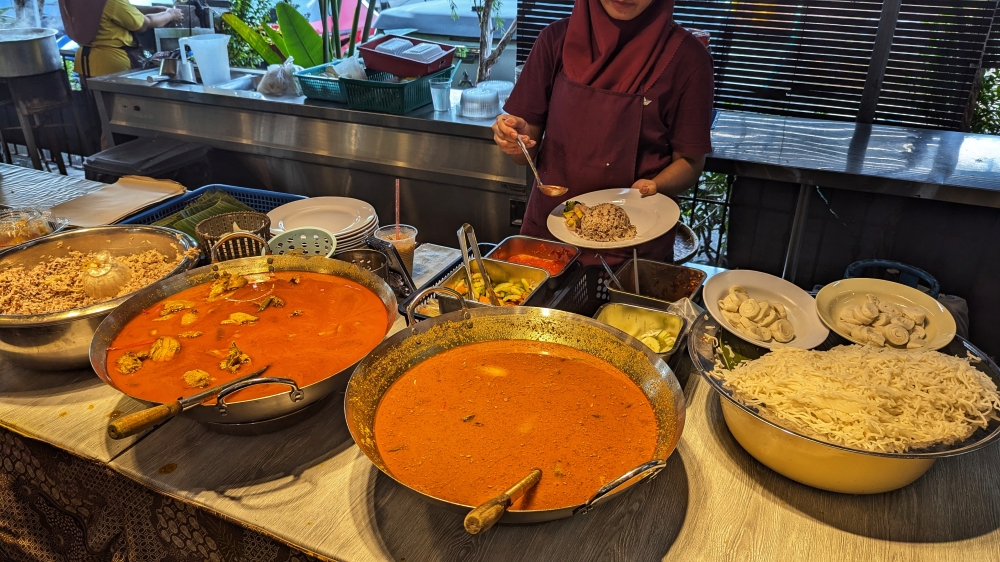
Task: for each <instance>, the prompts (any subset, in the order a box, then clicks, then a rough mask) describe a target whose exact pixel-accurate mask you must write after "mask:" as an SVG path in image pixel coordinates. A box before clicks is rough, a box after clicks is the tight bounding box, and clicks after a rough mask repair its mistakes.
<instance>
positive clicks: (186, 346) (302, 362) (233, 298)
mask: <svg viewBox="0 0 1000 562" xmlns="http://www.w3.org/2000/svg"><path fill="white" fill-rule="evenodd" d="M390 321H391V319H390V318H389V317H388V314H387V313H386V307H385V305H384V304H383V303H382V300H381V299H380V298H379V297H378V296H377V295H376V294H375V293H374V292H372V291H371V290H370V289H368V288H366V287H364V286H362V285H360V284H359V283H355V282H354V281H351V280H348V279H344V278H342V277H336V276H333V275H324V274H320V273H311V272H302V271H285V272H277V273H271V274H261V275H253V276H250V277H244V276H241V275H236V274H234V275H230V274H229V273H223V274H222V276H220V277H219V278H218V279H217V280H215V281H214V282H212V283H205V284H202V285H198V286H195V287H191V288H189V289H185V290H183V291H181V292H179V293H177V294H174V295H172V296H170V297H169V298H167V299H166V300H163V301H161V302H159V303H157V304H155V305H154V306H152V307H150V308H148V309H146V310H144V311H142V313H141V314H139V315H138V316H137V317H135V318H133V319H132V320H130V321H129V322H128V324H126V325H125V327H124V328H122V330H121V332H120V333H119V334H118V336H117V337H116V338H115V340H114V341H113V342H112V343H111V346H110V347H109V348H108V361H107V363H108V374H109V375H110V377H111V380H112V381H113V382H114V383H115V385H116V386H117V387H118V388H119V389H121V390H122V391H124V392H127V393H128V394H130V395H132V396H134V397H136V398H140V399H143V400H149V401H151V402H171V401H173V400H176V399H177V398H179V397H185V396H191V395H192V394H195V393H197V392H199V391H201V390H203V389H204V388H207V387H210V386H218V385H220V384H224V383H226V382H229V381H231V380H234V379H236V378H238V377H240V376H242V375H245V374H247V373H249V372H251V371H255V370H257V369H260V368H262V367H264V366H265V365H269V366H270V368H269V369H268V371H267V373H266V376H269V377H284V378H290V379H292V380H294V381H296V382H297V383H298V384H299V386H306V385H310V384H312V383H315V382H318V381H320V380H322V379H325V378H326V377H328V376H331V375H333V374H336V373H338V372H340V371H342V370H344V369H346V368H347V367H349V366H351V365H353V364H354V363H356V362H357V361H359V360H360V359H361V358H362V357H364V356H365V355H367V354H368V353H369V352H370V351H371V350H372V349H375V347H376V346H377V345H378V344H379V342H381V341H382V338H383V337H385V334H386V333H387V332H388V330H389V322H390ZM287 391H288V388H287V387H284V386H279V385H261V386H254V387H250V388H247V389H245V390H241V391H240V392H238V393H236V394H234V395H233V396H232V398H231V400H230V401H233V402H236V401H240V400H249V399H253V398H260V397H264V396H270V395H273V394H278V393H282V392H287Z"/></svg>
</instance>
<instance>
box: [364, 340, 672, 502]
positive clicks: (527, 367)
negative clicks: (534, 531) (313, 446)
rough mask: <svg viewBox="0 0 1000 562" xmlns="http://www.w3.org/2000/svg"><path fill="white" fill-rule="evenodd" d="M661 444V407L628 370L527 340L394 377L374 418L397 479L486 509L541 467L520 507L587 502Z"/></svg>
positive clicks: (481, 346)
mask: <svg viewBox="0 0 1000 562" xmlns="http://www.w3.org/2000/svg"><path fill="white" fill-rule="evenodd" d="M657 436H658V432H657V422H656V416H655V414H654V413H653V407H652V405H651V404H650V402H649V400H648V399H647V398H646V396H645V394H643V392H642V391H641V390H640V389H639V387H638V386H636V384H635V383H634V382H632V380H631V379H630V378H628V376H627V375H625V374H624V373H623V372H621V371H620V370H618V369H617V368H615V367H614V366H612V365H611V364H610V363H607V362H605V361H603V360H601V359H598V358H596V357H594V356H592V355H590V354H588V353H584V352H582V351H579V350H576V349H573V348H570V347H567V346H564V345H561V344H555V343H549V342H538V341H526V340H515V341H494V342H481V343H475V344H469V345H464V346H461V347H456V348H453V349H450V350H447V351H444V352H442V353H439V354H437V355H435V356H433V357H431V358H429V359H427V360H425V361H423V362H421V363H419V364H417V365H415V366H414V367H412V368H410V369H409V370H408V371H407V372H406V373H404V374H403V376H401V377H400V378H399V379H398V380H396V382H394V383H393V384H392V386H391V387H390V388H389V390H388V391H386V393H385V396H383V398H382V400H381V402H380V404H379V407H378V409H377V411H376V413H375V442H376V443H377V446H378V449H379V454H380V455H381V457H382V459H383V461H384V463H385V466H386V467H387V469H388V470H389V473H390V474H392V475H393V477H394V478H396V479H397V480H399V481H400V482H403V483H405V484H406V485H407V486H410V487H412V488H415V489H417V490H419V491H421V492H423V493H425V494H428V495H431V496H434V497H437V498H440V499H443V500H447V501H450V502H455V503H459V504H464V505H478V504H480V503H482V502H484V501H486V500H488V499H490V498H492V497H494V496H496V495H498V494H500V493H501V492H503V491H504V490H506V489H507V488H509V487H510V486H512V485H513V484H514V483H516V482H517V481H519V480H520V479H521V478H523V477H524V476H526V475H527V474H528V472H530V471H531V469H533V468H539V469H541V470H542V478H541V480H540V481H539V482H538V484H537V485H536V486H535V487H534V488H533V489H532V490H530V491H529V492H528V493H527V494H525V496H523V497H522V498H521V499H520V500H518V501H517V502H515V503H514V505H513V506H512V509H520V510H537V509H552V508H559V507H567V506H572V505H577V504H581V503H583V502H585V501H587V499H589V498H590V497H591V496H592V495H593V494H594V492H596V491H597V490H598V489H599V488H600V487H601V486H603V485H604V484H606V483H608V482H610V481H611V480H614V479H615V478H617V477H619V476H621V475H622V474H624V473H625V472H628V471H629V470H631V469H632V468H635V467H636V466H638V465H640V464H642V463H644V462H647V461H649V460H651V459H652V458H653V454H654V452H655V450H656V444H657Z"/></svg>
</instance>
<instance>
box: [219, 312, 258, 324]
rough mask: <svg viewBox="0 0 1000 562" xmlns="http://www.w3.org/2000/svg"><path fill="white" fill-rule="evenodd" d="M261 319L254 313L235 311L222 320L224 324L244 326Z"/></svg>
mask: <svg viewBox="0 0 1000 562" xmlns="http://www.w3.org/2000/svg"><path fill="white" fill-rule="evenodd" d="M258 320H260V318H257V317H256V316H254V315H252V314H247V313H246V312H234V313H232V314H230V315H229V318H227V319H226V320H223V321H222V324H236V325H238V326H242V325H244V324H253V323H254V322H256V321H258Z"/></svg>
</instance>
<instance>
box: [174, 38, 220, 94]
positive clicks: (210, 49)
mask: <svg viewBox="0 0 1000 562" xmlns="http://www.w3.org/2000/svg"><path fill="white" fill-rule="evenodd" d="M228 43H229V36H228V35H222V34H221V33H210V34H208V35H195V36H193V37H181V38H180V39H179V40H178V44H179V45H180V48H181V57H182V58H183V57H185V50H184V47H190V48H191V52H192V53H193V54H194V60H195V62H197V63H198V71H199V72H200V73H201V83H202V85H205V86H215V85H217V84H222V83H223V82H228V81H229V80H230V76H229V51H227V50H226V45H227V44H228Z"/></svg>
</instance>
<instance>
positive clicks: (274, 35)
mask: <svg viewBox="0 0 1000 562" xmlns="http://www.w3.org/2000/svg"><path fill="white" fill-rule="evenodd" d="M264 35H267V38H268V39H270V40H271V43H272V44H273V46H274V47H275V48H277V49H278V52H280V53H281V56H282V57H284V56H285V39H284V38H283V37H282V36H281V33H279V32H278V30H277V29H275V28H273V27H271V26H270V25H265V26H264ZM272 50H273V49H272Z"/></svg>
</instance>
